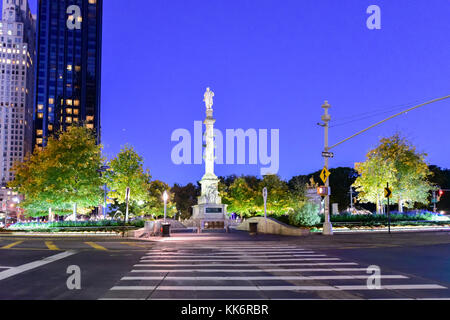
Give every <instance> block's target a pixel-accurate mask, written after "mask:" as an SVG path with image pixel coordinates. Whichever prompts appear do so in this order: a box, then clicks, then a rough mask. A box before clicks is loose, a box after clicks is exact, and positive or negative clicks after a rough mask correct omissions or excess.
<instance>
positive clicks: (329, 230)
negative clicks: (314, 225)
mask: <svg viewBox="0 0 450 320" xmlns="http://www.w3.org/2000/svg"><path fill="white" fill-rule="evenodd" d="M330 107H331V106H330V105H329V104H328V101H325V103H324V104H323V105H322V108H323V110H324V114H323V115H322V121H323V125H322V126H323V128H324V132H325V134H324V148H323V149H324V153H323V158H324V162H325V168H326V169H327V170H328V159H329V157H328V156H327V153H328V152H329V150H330V149H329V148H328V128H329V125H328V123H329V122H330V120H331V116H330V115H329V114H328V109H329V108H330ZM325 187H326V188H327V189H329V187H330V180H329V179H327V181H326V182H325ZM324 216H325V221H324V223H323V231H322V233H323V234H324V235H333V226H332V225H331V221H330V195H329V192H328V194H327V195H326V196H325V206H324Z"/></svg>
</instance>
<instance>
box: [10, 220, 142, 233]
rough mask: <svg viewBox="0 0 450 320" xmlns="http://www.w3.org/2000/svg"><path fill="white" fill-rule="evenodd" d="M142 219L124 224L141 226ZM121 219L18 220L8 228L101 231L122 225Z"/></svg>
mask: <svg viewBox="0 0 450 320" xmlns="http://www.w3.org/2000/svg"><path fill="white" fill-rule="evenodd" d="M144 224H145V221H144V220H134V221H130V222H129V223H127V224H126V226H128V227H136V228H142V227H144ZM123 225H124V223H123V221H117V220H101V221H56V222H18V223H15V224H13V225H11V226H9V228H8V230H23V231H31V230H32V231H50V230H51V231H56V230H60V229H71V228H72V229H80V228H81V229H82V228H86V229H89V230H90V231H91V230H92V231H93V230H94V229H95V231H101V230H102V229H114V228H120V227H123Z"/></svg>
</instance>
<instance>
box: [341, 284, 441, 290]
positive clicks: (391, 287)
mask: <svg viewBox="0 0 450 320" xmlns="http://www.w3.org/2000/svg"><path fill="white" fill-rule="evenodd" d="M336 287H337V288H339V289H341V290H346V291H348V290H424V289H426V290H431V289H447V288H446V287H443V286H440V285H437V284H395V285H382V286H381V289H370V288H368V287H367V286H336Z"/></svg>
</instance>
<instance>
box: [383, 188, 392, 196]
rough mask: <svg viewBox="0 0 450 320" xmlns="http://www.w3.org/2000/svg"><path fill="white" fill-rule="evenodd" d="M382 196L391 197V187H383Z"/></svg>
mask: <svg viewBox="0 0 450 320" xmlns="http://www.w3.org/2000/svg"><path fill="white" fill-rule="evenodd" d="M384 197H385V198H389V199H390V198H392V189H391V188H389V187H387V188H384Z"/></svg>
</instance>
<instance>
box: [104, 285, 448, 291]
mask: <svg viewBox="0 0 450 320" xmlns="http://www.w3.org/2000/svg"><path fill="white" fill-rule="evenodd" d="M429 289H447V288H446V287H443V286H440V285H433V284H416V285H414V284H412V285H411V284H410V285H387V286H381V288H380V289H371V288H369V287H368V286H367V285H360V286H319V285H317V286H256V285H255V286H115V287H113V288H111V290H114V291H118V290H122V291H154V290H156V291H348V290H377V291H379V290H429Z"/></svg>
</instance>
